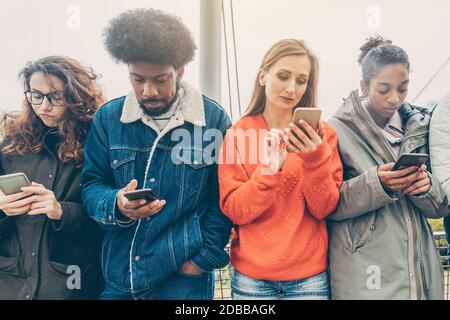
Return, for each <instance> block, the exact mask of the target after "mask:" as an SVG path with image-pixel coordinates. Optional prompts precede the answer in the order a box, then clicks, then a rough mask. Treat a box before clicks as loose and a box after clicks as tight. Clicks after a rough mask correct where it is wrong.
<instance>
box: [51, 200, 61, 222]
mask: <svg viewBox="0 0 450 320" xmlns="http://www.w3.org/2000/svg"><path fill="white" fill-rule="evenodd" d="M62 215H63V210H62V206H61V204H60V203H59V202H57V206H56V210H55V213H54V214H53V215H52V216H51V217H49V218H50V219H52V220H61V219H62Z"/></svg>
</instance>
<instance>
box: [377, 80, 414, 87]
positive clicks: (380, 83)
mask: <svg viewBox="0 0 450 320" xmlns="http://www.w3.org/2000/svg"><path fill="white" fill-rule="evenodd" d="M408 82H409V80H405V81H403V82H402V83H400V85H402V84H406V83H408ZM377 85H383V86H390V85H391V84H390V83H387V82H378V83H377Z"/></svg>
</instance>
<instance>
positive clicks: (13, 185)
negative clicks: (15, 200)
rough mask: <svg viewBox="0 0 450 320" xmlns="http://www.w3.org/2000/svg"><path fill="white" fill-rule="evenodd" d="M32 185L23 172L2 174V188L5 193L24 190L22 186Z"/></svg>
mask: <svg viewBox="0 0 450 320" xmlns="http://www.w3.org/2000/svg"><path fill="white" fill-rule="evenodd" d="M30 185H31V183H30V180H28V178H27V176H26V175H25V173H22V172H19V173H13V174H7V175H3V176H0V189H1V190H2V191H3V193H4V194H5V195H10V194H14V193H19V192H22V190H20V188H22V187H28V186H30Z"/></svg>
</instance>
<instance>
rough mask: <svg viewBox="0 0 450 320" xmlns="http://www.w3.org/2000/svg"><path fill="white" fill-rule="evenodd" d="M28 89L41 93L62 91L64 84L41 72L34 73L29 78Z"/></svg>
mask: <svg viewBox="0 0 450 320" xmlns="http://www.w3.org/2000/svg"><path fill="white" fill-rule="evenodd" d="M30 88H31V89H35V90H39V91H41V92H43V93H46V92H50V91H54V90H56V91H64V82H63V81H62V80H61V79H60V78H58V77H56V76H54V75H51V74H44V73H43V72H40V71H38V72H35V73H33V74H32V75H31V78H30Z"/></svg>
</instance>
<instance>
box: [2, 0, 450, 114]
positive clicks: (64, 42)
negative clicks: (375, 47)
mask: <svg viewBox="0 0 450 320" xmlns="http://www.w3.org/2000/svg"><path fill="white" fill-rule="evenodd" d="M199 3H200V1H199V0H164V1H163V0H146V1H143V0H127V1H113V0H97V1H88V0H71V1H67V0H58V1H57V0H42V1H39V2H35V1H33V2H31V1H25V0H15V1H8V2H3V3H2V4H0V8H1V9H0V43H1V44H2V50H1V52H2V53H1V57H2V59H1V62H0V64H1V66H2V71H3V74H2V77H1V79H0V88H1V92H2V93H3V99H2V102H1V104H0V108H1V109H6V110H15V109H17V108H18V106H19V105H20V101H21V99H22V89H21V87H20V84H19V82H18V80H17V73H18V71H19V70H20V69H21V68H22V67H23V66H24V65H25V63H26V62H27V61H28V60H34V59H37V58H40V57H43V56H47V55H53V54H63V55H69V56H71V57H73V58H75V59H78V60H79V61H81V62H82V63H84V64H86V65H88V66H91V67H93V68H94V70H96V71H97V72H98V73H100V74H101V75H102V78H101V79H100V82H101V84H102V87H103V90H104V92H105V95H106V97H107V98H108V99H113V98H115V97H118V96H122V95H125V94H126V93H127V92H128V91H129V90H130V85H129V82H128V78H127V70H126V67H125V66H124V65H117V64H115V63H114V61H113V60H112V59H110V57H109V56H108V54H107V53H106V51H105V50H104V48H103V43H102V40H101V34H102V29H103V28H104V27H105V26H106V25H107V22H108V21H109V20H110V19H111V18H113V17H114V16H116V15H117V14H119V13H121V12H122V11H124V10H126V9H132V8H138V7H154V8H159V9H162V10H165V11H168V12H170V13H173V14H176V15H178V16H180V17H181V18H182V20H183V21H184V22H185V24H186V25H187V26H188V27H189V28H190V29H191V31H192V32H193V34H194V37H195V39H196V41H197V45H198V46H199V43H198V41H199V34H200V22H199V16H200V15H199V10H200V5H199ZM73 5H75V7H71V6H73ZM224 5H225V10H226V14H225V21H226V23H227V33H228V36H229V37H230V38H229V39H228V43H229V45H230V44H232V39H231V28H230V21H231V19H230V18H231V15H230V1H229V0H224ZM233 9H234V22H235V25H234V27H235V32H236V34H235V36H236V50H237V63H238V77H239V88H240V90H239V91H240V96H241V105H242V109H245V106H246V105H247V103H248V100H249V98H250V94H251V90H252V85H253V81H254V79H255V76H256V71H257V68H258V65H259V64H260V62H261V59H262V56H263V55H264V53H265V51H266V50H267V49H268V48H269V47H270V46H271V45H272V44H273V43H275V42H276V41H278V40H280V39H283V38H291V37H294V38H299V39H304V40H306V41H307V42H308V43H309V45H310V47H311V48H312V49H313V50H314V51H315V53H316V54H317V55H318V57H319V60H320V82H319V89H320V95H319V107H320V108H322V109H323V111H324V116H325V118H328V117H329V116H331V115H332V114H333V113H334V112H335V110H336V109H337V108H338V107H339V104H340V102H341V101H342V98H343V97H346V96H347V95H348V94H349V92H350V91H351V90H352V89H355V88H357V87H358V86H359V79H360V70H359V66H358V65H357V62H356V60H357V55H358V53H359V47H360V46H361V44H362V43H363V42H364V39H365V38H367V37H368V36H370V35H372V34H375V33H379V34H382V35H384V36H386V37H388V38H390V39H391V40H393V42H394V44H397V45H399V46H401V47H403V48H404V49H405V50H406V51H407V53H408V54H409V57H410V61H411V67H412V73H411V84H410V93H409V96H408V100H409V101H412V99H413V98H414V97H415V95H416V94H417V93H418V91H419V90H420V89H421V88H422V87H423V86H424V85H425V83H426V82H427V81H428V80H429V79H430V78H431V76H432V75H433V74H434V72H435V71H436V70H437V69H438V68H439V66H440V65H442V64H443V63H444V61H446V59H447V58H448V57H449V56H450V41H449V37H450V36H449V34H450V1H448V0H426V1H418V0H409V1H407V0H393V1H392V0H391V1H389V0H373V1H367V0H340V1H333V0H315V1H300V0H276V1H274V0H234V1H233ZM74 10H75V11H74ZM77 10H80V11H79V17H80V19H79V21H78V20H73V17H75V16H77V14H76V12H77ZM74 12H75V15H74ZM219 23H221V24H222V21H220V22H219ZM229 55H230V60H231V62H233V63H234V58H233V57H232V55H233V52H231V51H229ZM198 57H199V53H198V50H197V54H196V58H195V60H194V61H193V62H191V63H190V64H189V65H188V67H187V69H186V73H185V80H187V81H189V82H191V83H192V84H194V85H195V86H199V80H198V79H199V71H198V66H199V65H198ZM224 57H225V49H224V48H223V55H222V60H223V61H225V59H224ZM231 67H232V76H233V79H232V86H231V91H232V97H233V98H232V101H231V106H232V107H233V110H234V115H235V116H234V120H237V114H238V107H237V90H236V82H235V79H234V71H233V70H234V65H233V66H231ZM223 81H224V83H223V88H224V90H223V92H222V99H221V101H220V103H221V104H222V105H223V106H224V108H225V109H226V110H228V111H229V110H230V101H228V91H227V90H228V87H227V81H226V72H225V68H224V69H223ZM449 90H450V66H449V65H447V68H446V69H445V72H443V73H441V75H440V76H439V77H437V78H436V80H435V81H434V82H433V83H432V85H431V86H430V88H429V89H428V90H426V91H425V92H424V95H423V96H422V98H421V99H420V100H418V101H416V102H418V103H424V102H425V101H426V100H429V99H440V98H441V97H442V96H443V95H444V94H445V93H446V92H447V91H449Z"/></svg>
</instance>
